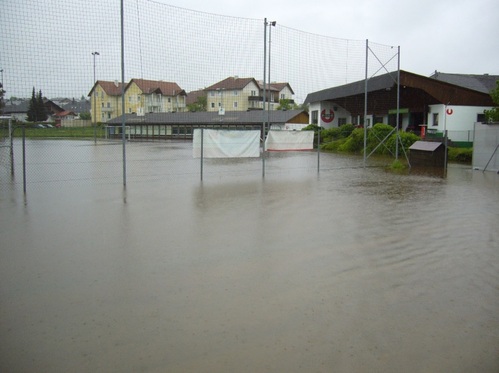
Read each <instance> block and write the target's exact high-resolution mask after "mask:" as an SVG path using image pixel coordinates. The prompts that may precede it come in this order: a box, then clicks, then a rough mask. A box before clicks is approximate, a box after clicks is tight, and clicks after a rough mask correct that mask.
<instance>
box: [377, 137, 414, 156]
mask: <svg viewBox="0 0 499 373" xmlns="http://www.w3.org/2000/svg"><path fill="white" fill-rule="evenodd" d="M399 135H400V141H401V142H402V145H403V147H404V149H405V151H406V152H408V151H409V147H410V146H411V145H412V144H414V143H415V142H416V141H418V140H420V138H419V136H418V135H415V134H413V133H411V132H399ZM396 141H397V133H395V132H394V133H393V134H392V135H391V136H390V138H389V139H388V140H387V141H386V147H387V148H388V149H389V150H390V151H391V152H392V154H395V150H396ZM384 149H385V154H386V153H387V152H388V150H387V149H386V148H384ZM402 151H403V150H402V147H401V146H400V143H399V152H402Z"/></svg>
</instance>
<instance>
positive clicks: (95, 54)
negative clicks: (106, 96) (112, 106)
mask: <svg viewBox="0 0 499 373" xmlns="http://www.w3.org/2000/svg"><path fill="white" fill-rule="evenodd" d="M92 56H94V110H93V113H92V118H93V120H94V143H95V144H96V143H97V95H96V94H95V85H96V83H97V81H96V80H95V57H96V56H100V53H99V52H92Z"/></svg>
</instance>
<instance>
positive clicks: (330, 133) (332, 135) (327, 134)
mask: <svg viewBox="0 0 499 373" xmlns="http://www.w3.org/2000/svg"><path fill="white" fill-rule="evenodd" d="M339 138H341V130H340V129H339V128H338V127H333V128H328V129H325V130H322V131H321V142H323V143H327V142H330V141H334V140H338V139H339Z"/></svg>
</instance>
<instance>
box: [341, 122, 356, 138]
mask: <svg viewBox="0 0 499 373" xmlns="http://www.w3.org/2000/svg"><path fill="white" fill-rule="evenodd" d="M338 128H339V130H340V135H341V137H348V136H350V135H351V133H352V132H353V130H354V129H355V126H354V125H353V124H344V125H342V126H340V127H338Z"/></svg>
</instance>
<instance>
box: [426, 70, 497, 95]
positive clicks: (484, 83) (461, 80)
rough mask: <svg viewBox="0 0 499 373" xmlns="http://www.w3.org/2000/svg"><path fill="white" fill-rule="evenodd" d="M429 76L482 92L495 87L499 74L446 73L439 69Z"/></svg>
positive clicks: (489, 90) (488, 91) (490, 90)
mask: <svg viewBox="0 0 499 373" xmlns="http://www.w3.org/2000/svg"><path fill="white" fill-rule="evenodd" d="M430 78H432V79H436V80H440V81H443V82H447V83H451V84H454V85H458V86H460V87H466V88H469V89H473V90H475V91H479V92H484V93H490V92H492V90H494V89H495V88H496V87H497V85H496V82H497V81H499V75H489V74H482V75H477V74H448V73H442V72H439V71H435V72H434V73H433V75H431V76H430Z"/></svg>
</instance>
